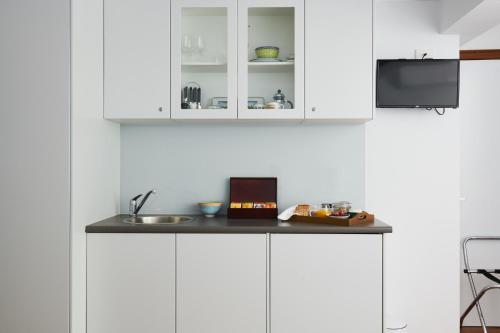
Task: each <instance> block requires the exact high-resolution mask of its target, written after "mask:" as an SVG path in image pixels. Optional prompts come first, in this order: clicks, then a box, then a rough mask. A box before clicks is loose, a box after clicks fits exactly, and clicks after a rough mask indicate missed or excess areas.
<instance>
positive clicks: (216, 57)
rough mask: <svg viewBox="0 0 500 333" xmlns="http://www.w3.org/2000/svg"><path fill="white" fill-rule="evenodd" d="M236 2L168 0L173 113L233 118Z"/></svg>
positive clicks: (175, 115)
mask: <svg viewBox="0 0 500 333" xmlns="http://www.w3.org/2000/svg"><path fill="white" fill-rule="evenodd" d="M237 5H238V3H237V1H234V0H172V67H171V68H172V93H171V96H172V100H171V109H172V118H173V119H235V118H236V117H237V61H238V55H237V51H238V49H237V38H238V37H237V31H238V30H237V29H238V25H237V15H238V13H237Z"/></svg>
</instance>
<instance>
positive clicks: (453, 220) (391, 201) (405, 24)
mask: <svg viewBox="0 0 500 333" xmlns="http://www.w3.org/2000/svg"><path fill="white" fill-rule="evenodd" d="M438 9H439V3H435V2H431V1H425V2H417V1H409V2H379V3H377V5H376V15H375V54H376V57H377V58H380V59H383V58H413V57H414V52H415V49H430V50H431V52H432V54H433V56H434V58H457V57H458V49H459V40H458V37H457V36H452V35H440V34H439V21H440V18H439V10H438ZM459 113H460V110H449V111H448V112H447V113H446V115H445V116H438V115H436V114H435V113H434V112H429V111H421V110H412V109H408V110H404V109H394V110H391V109H377V110H376V113H375V120H374V121H372V122H369V123H367V125H366V151H367V153H366V205H367V208H368V209H369V210H371V211H373V212H375V213H376V214H377V216H378V217H379V218H380V219H382V220H383V221H386V222H387V223H389V224H391V225H392V226H393V227H394V233H393V234H391V235H387V236H386V246H385V249H384V260H385V261H384V264H385V272H384V293H385V303H384V306H385V313H386V316H385V320H386V325H391V323H393V322H398V321H401V322H407V323H408V331H409V332H428V333H433V332H436V333H442V332H458V325H459V320H458V319H459V312H460V309H459V303H460V300H459V278H458V275H457V272H458V271H459V240H460V238H459V227H460V223H459V201H458V195H459V185H458V179H459Z"/></svg>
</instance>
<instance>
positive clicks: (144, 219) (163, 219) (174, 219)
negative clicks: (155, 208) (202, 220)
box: [123, 215, 193, 224]
mask: <svg viewBox="0 0 500 333" xmlns="http://www.w3.org/2000/svg"><path fill="white" fill-rule="evenodd" d="M192 220H193V218H191V217H188V216H178V215H156V216H137V217H128V218H126V219H124V220H123V222H125V223H133V224H179V223H184V222H189V221H192Z"/></svg>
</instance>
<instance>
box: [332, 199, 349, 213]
mask: <svg viewBox="0 0 500 333" xmlns="http://www.w3.org/2000/svg"><path fill="white" fill-rule="evenodd" d="M350 210H351V203H350V202H348V201H337V202H334V203H333V208H332V216H348V215H349V212H350Z"/></svg>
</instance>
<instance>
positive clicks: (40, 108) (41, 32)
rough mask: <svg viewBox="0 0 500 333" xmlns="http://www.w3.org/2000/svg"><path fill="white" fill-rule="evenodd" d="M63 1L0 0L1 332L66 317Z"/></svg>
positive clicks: (42, 331) (41, 329) (50, 324)
mask: <svg viewBox="0 0 500 333" xmlns="http://www.w3.org/2000/svg"><path fill="white" fill-rule="evenodd" d="M69 7H70V1H68V0H47V1H38V0H2V1H0V45H1V46H0V212H1V221H0V225H1V230H0V332H2V333H3V332H5V333H25V332H38V333H64V332H68V327H69V273H70V272H69V250H70V249H69V247H70V239H69V238H70V237H69V229H70V198H69V197H70V153H69V148H70V147H69V136H70V131H69V130H70V126H69V125H70V90H69V83H70V15H69Z"/></svg>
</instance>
